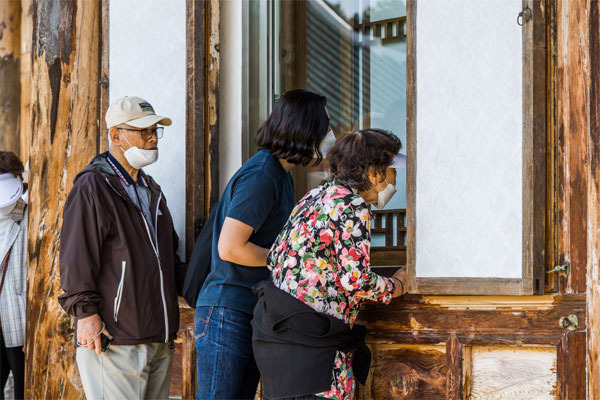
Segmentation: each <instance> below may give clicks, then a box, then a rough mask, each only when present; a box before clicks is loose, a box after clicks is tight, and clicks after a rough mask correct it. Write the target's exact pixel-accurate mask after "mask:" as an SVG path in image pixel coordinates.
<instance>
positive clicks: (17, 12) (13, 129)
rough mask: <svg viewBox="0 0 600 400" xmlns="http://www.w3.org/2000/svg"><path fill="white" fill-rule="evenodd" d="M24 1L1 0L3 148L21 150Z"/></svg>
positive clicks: (0, 139) (0, 131) (0, 134)
mask: <svg viewBox="0 0 600 400" xmlns="http://www.w3.org/2000/svg"><path fill="white" fill-rule="evenodd" d="M20 47H21V1H20V0H2V1H0V150H10V151H14V152H15V153H17V154H19V138H20V136H19V109H20V106H21V88H20V86H21V85H20V75H21V74H20V72H21V71H20V68H19V57H20V54H21V52H20Z"/></svg>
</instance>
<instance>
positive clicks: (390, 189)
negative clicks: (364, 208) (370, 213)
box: [376, 180, 396, 210]
mask: <svg viewBox="0 0 600 400" xmlns="http://www.w3.org/2000/svg"><path fill="white" fill-rule="evenodd" d="M385 183H387V180H386V181H385ZM394 194H396V186H394V185H392V184H391V183H388V184H387V186H386V187H385V189H383V190H382V191H381V192H378V193H377V206H376V207H377V208H379V209H380V210H381V209H383V208H384V207H385V205H386V204H387V203H389V201H390V200H391V198H392V197H393V196H394Z"/></svg>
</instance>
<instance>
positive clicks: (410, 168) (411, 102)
mask: <svg viewBox="0 0 600 400" xmlns="http://www.w3.org/2000/svg"><path fill="white" fill-rule="evenodd" d="M406 17H407V21H406V226H407V233H406V244H407V246H406V272H407V275H408V292H409V293H413V292H414V291H415V290H416V288H417V282H416V276H417V273H416V272H417V270H416V263H415V261H416V254H417V253H416V252H417V243H416V240H415V238H416V232H417V221H416V218H415V214H416V210H417V208H416V207H417V26H416V24H417V1H416V0H408V1H407V3H406Z"/></svg>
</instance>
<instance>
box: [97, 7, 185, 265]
mask: <svg viewBox="0 0 600 400" xmlns="http://www.w3.org/2000/svg"><path fill="white" fill-rule="evenodd" d="M185 34H186V2H185V0H112V1H110V4H109V54H110V55H109V57H110V58H109V71H110V77H109V78H110V101H111V102H112V101H113V100H115V99H117V98H119V97H122V96H126V95H130V96H139V97H141V98H143V99H146V100H148V101H149V102H150V103H151V104H152V105H153V106H154V109H155V111H156V112H157V113H158V114H160V115H165V116H168V117H170V118H171V119H172V120H173V125H171V126H170V127H166V128H165V135H164V137H163V139H161V140H160V141H159V154H160V155H159V160H158V162H157V163H156V164H154V165H151V166H148V167H146V168H144V170H145V171H146V172H147V173H148V174H150V175H152V176H153V177H154V178H155V180H156V181H157V182H158V184H159V185H160V186H161V187H162V190H163V192H164V194H165V196H166V198H167V200H168V205H169V209H170V211H171V214H172V215H173V222H174V223H175V229H176V230H177V234H178V235H179V238H180V244H179V253H180V255H183V254H184V251H183V249H184V245H183V244H184V240H185V229H184V228H185V226H184V224H185V96H186V95H185V74H186V68H185V62H186V61H185V47H186V38H185Z"/></svg>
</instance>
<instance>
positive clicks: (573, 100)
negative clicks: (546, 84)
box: [555, 0, 598, 293]
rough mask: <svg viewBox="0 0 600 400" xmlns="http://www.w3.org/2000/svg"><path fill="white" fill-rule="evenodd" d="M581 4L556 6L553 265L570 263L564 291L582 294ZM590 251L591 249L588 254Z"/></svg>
mask: <svg viewBox="0 0 600 400" xmlns="http://www.w3.org/2000/svg"><path fill="white" fill-rule="evenodd" d="M587 5H588V2H586V1H569V0H557V1H556V35H557V37H556V81H555V85H556V107H557V116H556V130H557V144H558V146H557V158H558V160H557V171H556V172H557V180H558V196H559V198H558V227H557V234H558V241H559V249H558V251H559V254H558V262H560V263H562V262H564V261H569V262H570V264H571V271H570V274H569V276H568V281H567V285H566V288H564V291H565V292H566V293H585V291H586V265H587V257H588V246H589V244H588V232H589V229H590V227H589V220H588V211H589V207H597V206H598V205H597V204H593V203H588V196H587V192H588V171H587V169H588V165H589V164H588V163H589V161H590V157H591V154H590V150H591V148H590V147H589V132H590V104H589V94H590V91H589V87H590V70H589V67H590V61H591V60H590V59H589V37H588V33H589V23H590V20H589V13H588V9H587ZM590 250H591V249H590Z"/></svg>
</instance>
